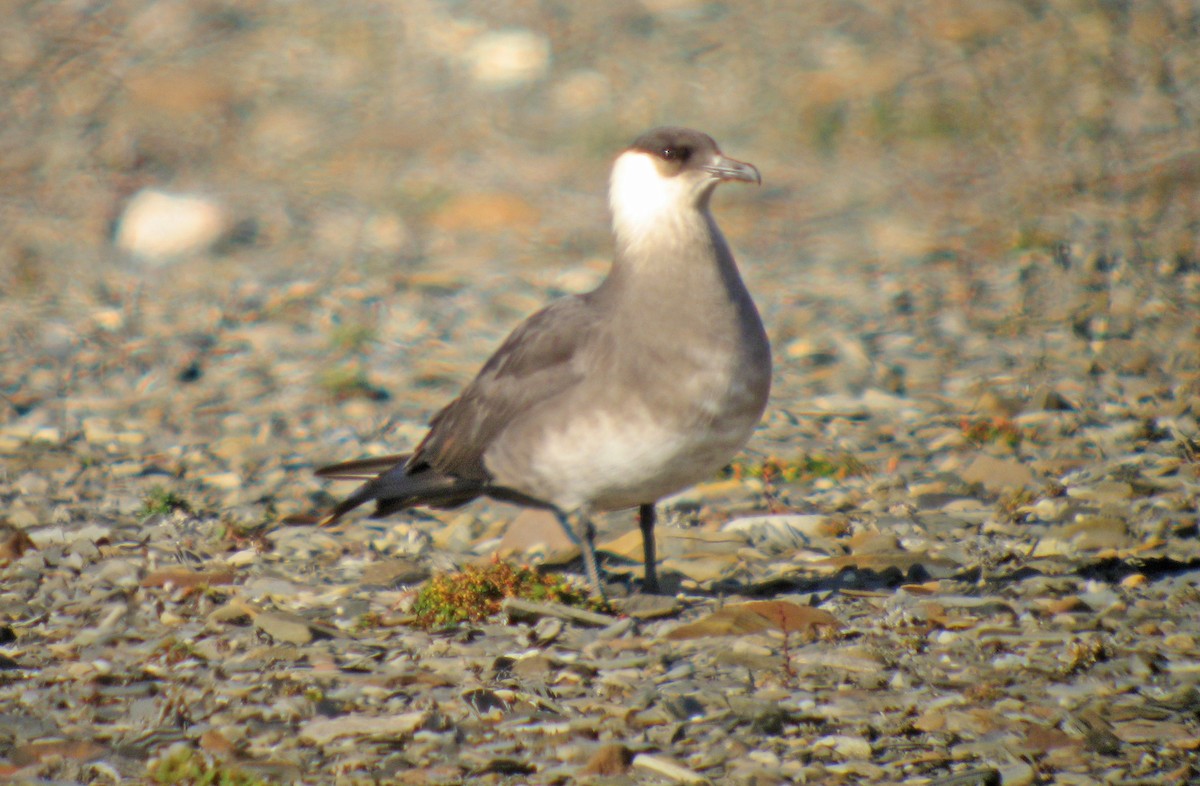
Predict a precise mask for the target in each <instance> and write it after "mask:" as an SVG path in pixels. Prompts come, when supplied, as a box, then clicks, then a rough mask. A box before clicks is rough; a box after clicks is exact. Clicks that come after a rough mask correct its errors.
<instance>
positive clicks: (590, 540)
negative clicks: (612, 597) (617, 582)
mask: <svg viewBox="0 0 1200 786" xmlns="http://www.w3.org/2000/svg"><path fill="white" fill-rule="evenodd" d="M557 515H558V523H559V524H561V525H562V528H563V529H565V530H566V531H567V537H569V538H570V539H571V540H573V541H575V542H576V543H578V544H579V549H580V551H582V552H583V567H584V570H586V571H587V578H588V582H589V583H591V585H592V596H593V597H597V598H600V599H601V600H604V582H603V581H601V580H600V568H599V563H598V562H597V560H596V527H595V525H593V524H592V517H591V515H589V512H588V511H586V510H576V511H572V512H571V513H562V512H561V511H559V512H557Z"/></svg>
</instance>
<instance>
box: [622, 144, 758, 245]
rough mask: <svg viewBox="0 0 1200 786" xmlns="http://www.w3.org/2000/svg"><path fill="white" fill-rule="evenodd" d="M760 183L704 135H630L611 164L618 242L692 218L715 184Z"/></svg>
mask: <svg viewBox="0 0 1200 786" xmlns="http://www.w3.org/2000/svg"><path fill="white" fill-rule="evenodd" d="M726 180H738V181H743V182H747V183H761V182H762V178H761V177H760V176H759V174H758V170H757V169H755V168H754V167H753V166H752V165H750V164H746V163H743V162H741V161H736V160H734V159H732V158H728V157H726V156H725V155H724V154H722V153H721V149H720V148H719V147H717V143H716V142H715V141H713V138H712V137H710V136H709V135H708V134H704V133H701V132H699V131H693V130H692V129H690V128H678V127H672V126H666V127H662V128H655V129H652V130H650V131H647V132H646V133H644V134H642V135H641V136H639V137H638V138H637V139H635V140H634V142H633V144H632V145H630V146H629V147H628V148H627V149H626V150H625V151H624V152H623V153H621V155H620V156H618V157H617V161H616V163H615V164H614V165H613V172H612V181H611V184H610V187H609V205H610V207H611V208H612V213H613V228H614V229H615V231H616V234H617V236H618V238H619V239H621V240H622V241H623V242H627V243H628V242H636V240H637V239H640V238H643V237H645V235H646V233H647V232H650V233H653V232H656V231H657V232H663V231H670V229H669V228H670V227H674V226H677V225H679V223H680V222H687V221H688V220H689V219H690V218H695V217H696V216H697V215H698V214H699V213H703V212H704V211H706V210H707V209H708V200H709V197H711V196H712V192H713V190H714V189H715V188H716V187H717V184H718V183H721V182H723V181H726Z"/></svg>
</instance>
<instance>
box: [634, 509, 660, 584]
mask: <svg viewBox="0 0 1200 786" xmlns="http://www.w3.org/2000/svg"><path fill="white" fill-rule="evenodd" d="M638 526H640V527H641V528H642V569H643V575H644V576H645V578H644V579H643V580H642V589H643V590H645V591H646V592H647V593H649V594H651V595H657V594H658V564H657V562H656V560H657V557H656V556H655V554H654V506H653V505H642V506H640V507H639V508H638Z"/></svg>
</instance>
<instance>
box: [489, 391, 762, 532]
mask: <svg viewBox="0 0 1200 786" xmlns="http://www.w3.org/2000/svg"><path fill="white" fill-rule="evenodd" d="M738 387H739V386H735V388H734V389H733V390H730V389H728V388H725V389H722V390H721V391H720V392H717V391H712V394H711V395H708V396H698V397H692V398H691V401H692V402H693V403H692V404H690V405H683V404H681V403H680V400H676V406H675V407H673V408H672V410H671V411H670V412H668V413H664V412H663V411H659V410H658V409H657V408H656V407H654V406H649V405H647V403H646V402H632V403H631V402H625V405H624V406H620V407H616V406H609V407H594V408H587V407H579V408H575V409H574V415H573V416H570V415H564V417H562V418H558V419H553V420H555V421H557V422H551V423H544V424H543V427H542V428H540V429H538V430H537V431H527V432H524V433H522V430H521V429H520V428H519V427H517V428H514V429H513V430H512V433H511V434H506V435H505V437H504V438H501V439H500V440H498V441H497V444H496V445H495V446H494V448H495V449H494V450H489V452H488V455H487V464H488V467H489V469H491V470H492V471H493V474H494V475H495V481H496V482H497V483H499V484H500V485H503V486H507V487H510V488H516V489H518V490H520V491H522V492H523V493H526V494H528V495H530V496H532V497H535V498H537V499H542V500H545V501H547V502H550V503H552V504H554V505H556V506H557V507H559V508H561V509H567V510H570V509H574V508H578V507H580V506H585V505H586V506H589V507H591V508H593V509H596V510H619V509H621V508H628V507H632V506H635V505H641V504H646V503H653V502H654V501H656V500H658V499H661V498H662V497H665V496H668V495H670V494H674V493H675V492H677V491H680V490H682V489H684V488H686V487H688V486H690V485H692V484H694V483H698V482H700V481H703V480H707V479H709V478H711V477H714V476H715V474H716V473H717V471H718V470H720V469H721V468H722V467H723V466H725V465H726V464H727V463H728V462H729V460H730V459H731V458H732V457H733V456H734V454H735V453H737V451H738V450H740V449H741V448H742V446H743V445H745V443H746V441H747V440H748V439H749V438H750V435H751V433H752V432H753V431H754V428H755V426H756V425H757V424H758V420H759V418H760V417H761V414H762V402H761V401H760V400H759V397H758V396H757V394H756V393H755V392H754V391H750V390H739V389H738ZM585 411H586V412H587V413H588V414H586V415H582V414H581V413H582V412H585ZM510 440H511V441H510ZM516 440H520V442H521V444H523V446H524V449H514V448H515V446H516V444H517V442H516ZM531 447H532V449H529V448H531ZM506 454H507V455H506ZM499 468H503V471H502V472H497V471H496V469H499Z"/></svg>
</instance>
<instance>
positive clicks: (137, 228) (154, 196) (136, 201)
mask: <svg viewBox="0 0 1200 786" xmlns="http://www.w3.org/2000/svg"><path fill="white" fill-rule="evenodd" d="M228 226H229V214H228V212H227V211H226V210H225V208H224V207H223V206H222V205H221V204H220V203H218V202H217V201H216V200H213V199H209V198H206V197H200V196H190V195H185V194H171V193H168V192H166V191H160V190H158V189H156V188H146V189H142V190H141V191H139V192H138V193H137V194H135V195H134V197H133V198H132V199H130V200H129V204H127V205H126V206H125V212H124V213H122V215H121V220H120V223H119V224H118V225H117V234H116V244H117V248H119V249H121V250H122V251H125V252H127V253H129V254H132V255H133V256H135V257H137V258H138V259H141V260H142V261H144V262H148V263H151V264H160V265H161V264H164V263H167V262H170V261H172V260H175V259H178V258H180V257H184V256H189V255H191V254H198V253H201V252H203V251H206V250H208V249H209V248H211V247H212V246H213V244H214V243H216V242H217V240H218V239H220V237H221V235H222V234H223V233H224V232H225V230H226V229H227V228H228Z"/></svg>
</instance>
